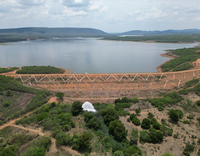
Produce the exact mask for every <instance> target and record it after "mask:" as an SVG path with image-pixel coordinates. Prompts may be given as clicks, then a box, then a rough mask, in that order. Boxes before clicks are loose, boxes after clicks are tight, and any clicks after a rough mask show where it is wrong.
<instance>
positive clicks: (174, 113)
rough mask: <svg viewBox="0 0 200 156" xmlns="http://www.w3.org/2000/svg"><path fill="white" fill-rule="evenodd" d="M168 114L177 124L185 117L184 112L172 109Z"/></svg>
mask: <svg viewBox="0 0 200 156" xmlns="http://www.w3.org/2000/svg"><path fill="white" fill-rule="evenodd" d="M168 114H169V117H170V119H171V120H172V121H174V122H175V123H177V122H178V121H179V119H181V118H182V116H183V112H182V111H181V110H179V109H177V110H174V109H170V110H169V112H168Z"/></svg>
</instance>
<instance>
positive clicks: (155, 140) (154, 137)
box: [148, 131, 163, 144]
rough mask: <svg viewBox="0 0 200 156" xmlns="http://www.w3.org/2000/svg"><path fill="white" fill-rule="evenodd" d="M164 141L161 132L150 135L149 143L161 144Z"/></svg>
mask: <svg viewBox="0 0 200 156" xmlns="http://www.w3.org/2000/svg"><path fill="white" fill-rule="evenodd" d="M162 141H163V133H161V132H160V131H158V132H157V131H153V132H151V133H150V134H149V135H148V142H150V143H154V144H155V143H161V142H162Z"/></svg>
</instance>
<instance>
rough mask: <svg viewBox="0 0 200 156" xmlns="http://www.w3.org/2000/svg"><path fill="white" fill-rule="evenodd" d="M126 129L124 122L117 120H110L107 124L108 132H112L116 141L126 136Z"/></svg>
mask: <svg viewBox="0 0 200 156" xmlns="http://www.w3.org/2000/svg"><path fill="white" fill-rule="evenodd" d="M127 132H128V131H127V130H126V129H125V127H124V124H123V123H122V122H121V121H119V120H114V121H111V122H110V124H109V133H110V134H112V135H113V136H114V137H115V139H116V140H117V141H122V140H123V139H125V138H126V136H127Z"/></svg>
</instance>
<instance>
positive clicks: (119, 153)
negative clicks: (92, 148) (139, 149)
mask: <svg viewBox="0 0 200 156" xmlns="http://www.w3.org/2000/svg"><path fill="white" fill-rule="evenodd" d="M112 156H124V153H123V152H122V151H116V152H115V153H114V154H113V155H112Z"/></svg>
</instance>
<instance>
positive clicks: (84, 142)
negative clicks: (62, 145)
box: [78, 131, 92, 149]
mask: <svg viewBox="0 0 200 156" xmlns="http://www.w3.org/2000/svg"><path fill="white" fill-rule="evenodd" d="M91 140H92V135H91V134H90V133H89V132H88V131H85V132H83V134H82V135H81V136H80V137H79V140H78V143H79V148H80V149H85V148H90V145H91V142H90V141H91Z"/></svg>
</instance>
